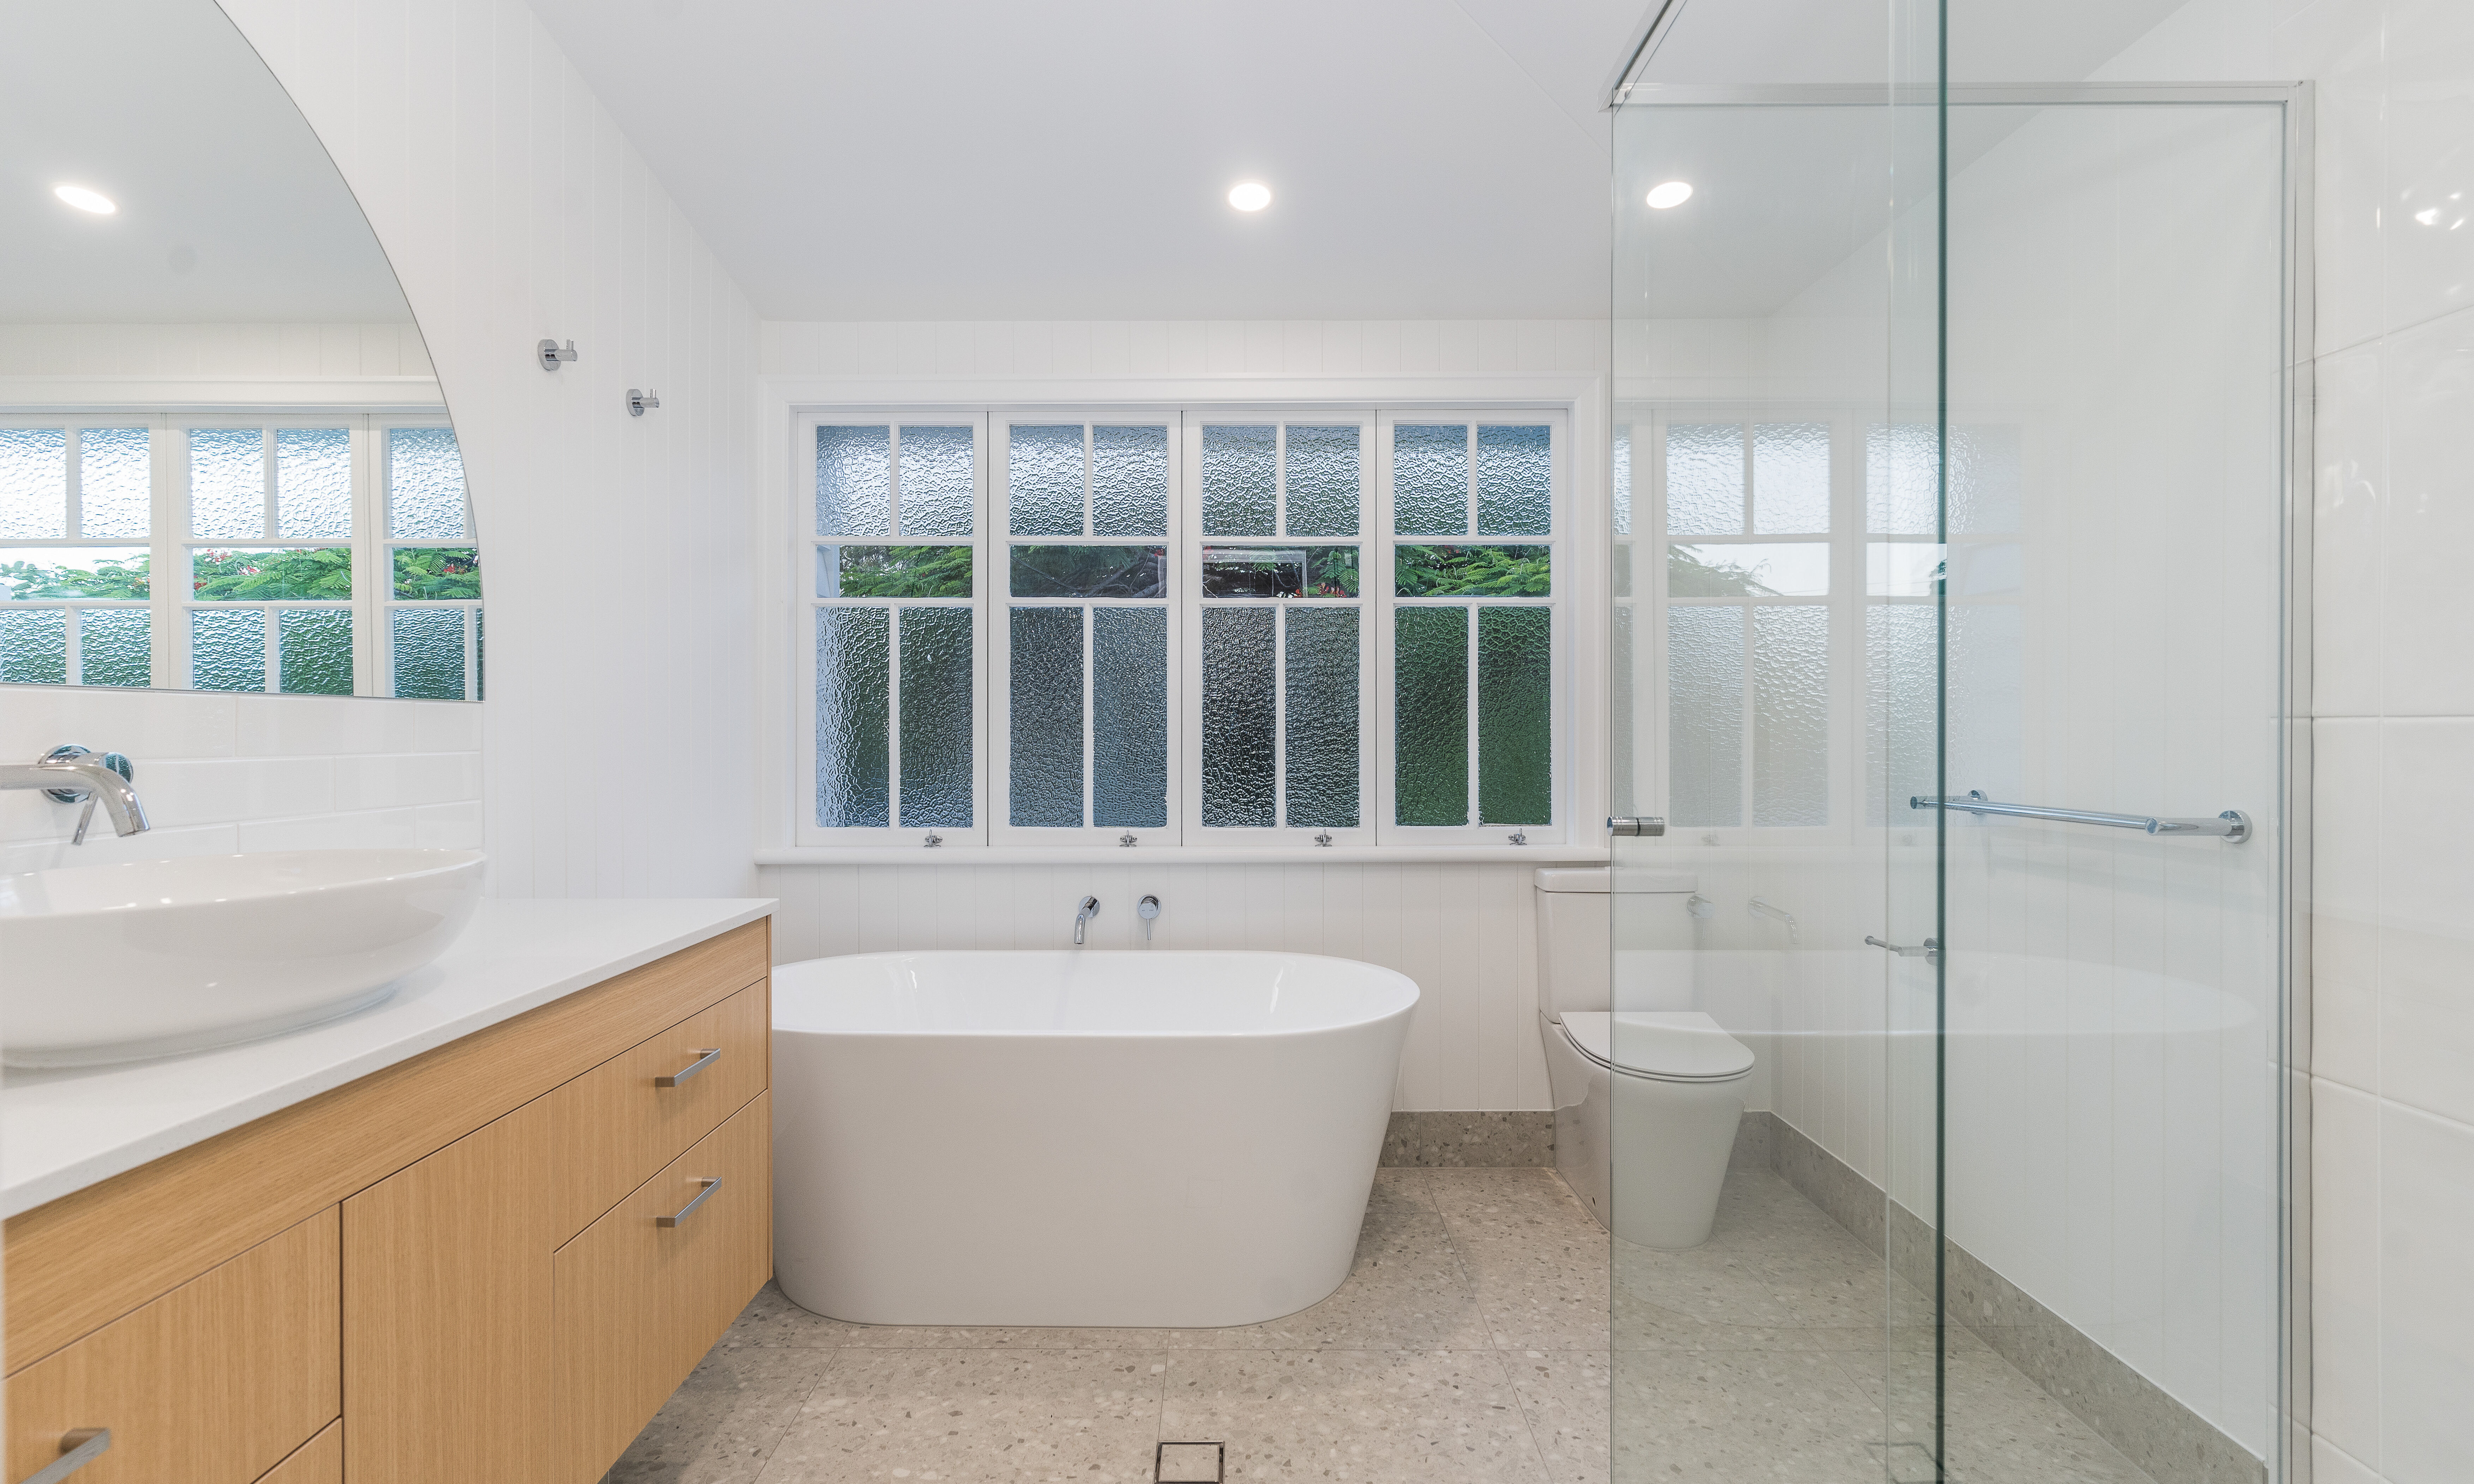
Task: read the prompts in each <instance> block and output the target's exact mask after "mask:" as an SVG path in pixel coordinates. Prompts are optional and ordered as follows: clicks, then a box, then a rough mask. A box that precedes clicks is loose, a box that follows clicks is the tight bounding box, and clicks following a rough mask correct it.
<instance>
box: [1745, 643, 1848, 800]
mask: <svg viewBox="0 0 2474 1484" xmlns="http://www.w3.org/2000/svg"><path fill="white" fill-rule="evenodd" d="M1753 823H1754V824H1756V825H1827V824H1829V823H1830V610H1828V609H1823V608H1776V607H1764V608H1757V609H1754V610H1753Z"/></svg>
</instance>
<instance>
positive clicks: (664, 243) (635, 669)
mask: <svg viewBox="0 0 2474 1484" xmlns="http://www.w3.org/2000/svg"><path fill="white" fill-rule="evenodd" d="M224 9H225V11H226V12H228V13H229V14H230V16H231V17H232V19H233V20H234V21H235V22H236V23H237V24H238V25H239V26H240V28H241V30H242V32H243V33H244V34H245V35H246V36H248V37H249V39H250V41H251V42H252V43H253V44H254V45H255V46H256V47H257V49H258V51H259V53H260V54H261V55H262V56H263V57H264V58H265V59H266V61H267V64H268V65H269V66H270V67H272V68H273V69H274V71H275V74H276V76H277V78H278V79H279V81H280V82H281V83H282V84H284V86H285V87H287V88H288V89H290V91H291V93H292V95H293V98H294V100H295V101H296V102H298V103H299V104H300V106H301V108H302V110H303V112H304V113H305V114H306V115H307V116H308V119H309V122H310V124H311V126H312V127H313V128H315V129H316V130H317V132H318V135H319V137H320V139H321V140H322V141H324V143H325V144H326V146H327V149H328V151H329V152H331V153H332V154H333V156H334V157H335V162H336V164H337V165H338V167H340V168H341V170H342V172H343V175H344V179H345V180H346V181H347V182H348V183H349V184H350V185H351V186H352V190H353V193H354V195H355V196H357V197H358V198H359V201H360V203H361V207H362V209H363V210H364V211H366V212H367V213H368V214H369V218H370V225H371V226H372V227H373V228H375V229H376V233H377V237H378V241H379V243H380V245H381V246H383V247H384V248H385V250H386V251H387V255H388V257H389V259H390V261H392V262H393V264H394V266H395V270H396V273H397V275H399V277H400V279H401V281H402V284H403V290H404V297H405V298H406V299H407V300H409V302H410V303H411V305H412V310H413V313H414V315H415V316H416V317H417V318H418V319H419V320H420V322H421V329H422V333H423V336H424V339H425V340H426V342H427V348H428V352H429V356H430V359H431V360H432V361H434V362H435V363H436V366H437V368H438V375H439V379H440V383H441V385H442V386H443V388H444V389H445V391H446V394H447V398H448V405H449V411H450V412H451V413H452V414H453V416H454V419H455V426H456V432H457V436H458V439H459V441H460V443H461V444H462V446H463V450H464V460H465V467H466V471H467V475H468V477H469V480H470V484H471V489H472V491H473V505H474V512H475V517H476V520H477V522H478V524H479V528H480V529H479V535H480V539H481V540H482V542H483V544H484V545H485V546H486V547H487V549H488V551H489V588H488V600H489V614H490V633H489V639H490V656H489V660H490V700H489V701H488V702H487V703H486V704H485V706H483V708H482V709H483V712H484V716H485V720H484V733H485V738H486V747H485V750H484V754H483V768H482V773H483V784H484V787H483V793H484V797H485V800H486V802H487V806H488V807H487V826H486V831H487V844H488V848H489V850H490V852H491V856H492V862H491V883H492V890H493V891H495V892H497V893H498V894H500V895H503V896H544V897H593V896H609V897H623V896H699V895H703V896H712V895H730V894H738V893H741V892H744V891H745V890H746V889H747V887H748V885H749V882H750V878H751V876H752V874H753V871H752V867H751V866H750V864H749V857H748V850H749V841H750V826H751V820H752V818H753V808H754V804H753V797H754V792H753V784H752V778H753V764H752V760H751V761H750V762H749V763H748V764H746V765H744V766H733V765H732V759H733V758H734V757H746V758H751V759H752V754H753V748H752V746H751V745H750V742H749V739H748V735H747V731H748V727H749V720H748V718H749V715H750V712H751V709H752V691H751V688H750V686H751V675H752V666H751V661H750V659H749V645H750V641H751V636H752V635H751V629H750V621H751V614H752V605H751V603H750V600H749V598H748V596H747V593H748V589H749V574H750V562H751V555H750V531H751V525H750V518H751V516H750V510H751V499H750V494H749V479H748V473H749V470H750V469H751V468H752V467H753V466H752V462H751V461H752V459H753V456H754V431H753V430H754V425H755V424H754V419H753V411H754V404H753V395H752V394H753V387H754V379H753V378H754V372H755V364H756V362H755V333H756V326H755V319H754V316H753V314H752V313H751V312H750V310H749V308H748V305H747V302H746V299H745V298H744V296H743V295H741V294H740V291H739V289H738V288H737V286H736V285H735V284H733V283H732V282H731V280H730V278H729V276H728V275H726V274H725V273H724V272H723V271H722V269H721V268H720V266H719V264H718V263H717V262H716V260H715V259H714V257H713V254H712V253H711V252H710V251H707V249H706V248H705V247H704V245H703V244H702V243H701V242H700V241H699V240H698V239H697V237H696V235H695V233H694V232H693V231H692V230H691V229H690V227H688V225H687V222H686V220H685V219H684V218H683V217H681V216H680V215H679V213H678V211H677V209H676V208H675V207H674V206H673V205H672V204H671V203H670V201H669V198H668V197H667V195H666V194H665V193H664V192H663V190H662V189H661V187H660V186H659V185H658V184H657V183H656V182H655V181H654V180H653V178H652V176H651V174H650V172H649V171H648V170H647V169H646V168H645V166H644V163H643V159H642V157H641V156H639V155H638V154H637V153H636V151H635V150H634V149H633V147H632V146H630V145H629V144H628V142H627V140H626V139H625V138H624V137H622V136H621V135H620V133H619V132H618V127H617V126H616V125H615V124H614V123H613V122H612V121H611V118H610V116H609V114H608V113H607V112H606V111H605V110H604V109H603V108H601V107H600V105H599V104H598V103H597V102H596V101H595V100H594V97H593V95H592V93H591V92H590V90H589V89H588V88H587V87H586V86H585V84H584V83H583V81H582V79H581V78H580V77H579V76H578V75H577V74H576V72H575V71H574V69H573V68H572V67H571V66H570V65H569V63H568V61H567V60H566V58H565V57H564V56H563V55H562V54H561V53H560V51H559V49H558V48H557V46H556V45H555V44H553V43H552V42H551V40H550V39H549V36H548V35H547V33H546V32H545V31H544V30H543V29H542V27H541V25H540V23H539V22H538V20H536V19H535V17H534V16H533V13H532V12H531V11H530V10H529V9H528V8H526V7H525V6H524V5H523V4H522V3H521V0H227V3H226V4H225V7H224ZM552 335H554V336H556V337H558V338H559V339H560V340H562V341H564V340H567V339H570V338H571V339H573V340H574V341H575V343H576V347H577V349H578V351H579V353H580V357H581V358H580V359H579V360H578V361H576V362H574V363H573V364H570V365H568V366H566V367H564V368H562V369H561V370H559V371H557V372H555V373H551V372H545V371H543V370H542V369H541V365H540V362H539V361H538V360H537V359H536V358H535V357H534V352H533V347H534V344H535V343H536V342H537V341H539V340H540V339H541V338H542V337H544V336H552ZM631 386H635V387H647V388H651V389H655V390H658V391H659V392H660V394H661V397H662V402H663V406H662V408H661V410H660V411H658V412H655V413H653V414H651V415H649V416H646V417H644V418H642V419H635V418H630V417H629V416H628V415H627V412H626V409H625V406H624V394H625V392H626V389H627V388H629V387H631ZM382 704H385V705H394V704H398V703H382ZM690 758H694V759H697V760H698V761H699V766H698V767H697V768H696V769H695V770H694V772H693V775H692V776H690V775H689V774H688V773H686V772H685V771H683V770H682V769H681V767H680V766H679V765H680V763H681V762H682V761H683V760H685V759H690Z"/></svg>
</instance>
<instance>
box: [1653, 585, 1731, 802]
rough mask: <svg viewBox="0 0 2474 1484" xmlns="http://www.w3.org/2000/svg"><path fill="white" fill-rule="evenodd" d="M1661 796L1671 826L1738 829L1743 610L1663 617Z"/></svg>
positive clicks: (1675, 611) (1678, 611)
mask: <svg viewBox="0 0 2474 1484" xmlns="http://www.w3.org/2000/svg"><path fill="white" fill-rule="evenodd" d="M1666 715H1667V723H1666V732H1667V754H1666V756H1667V763H1666V794H1667V802H1666V808H1667V817H1668V819H1669V821H1670V822H1671V823H1673V824H1675V825H1718V826H1727V825H1740V824H1742V823H1743V822H1744V610H1742V609H1740V608H1672V609H1668V610H1666Z"/></svg>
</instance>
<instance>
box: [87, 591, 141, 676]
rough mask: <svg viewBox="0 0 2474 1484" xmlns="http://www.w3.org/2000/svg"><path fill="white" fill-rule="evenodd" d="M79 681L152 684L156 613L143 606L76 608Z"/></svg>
mask: <svg viewBox="0 0 2474 1484" xmlns="http://www.w3.org/2000/svg"><path fill="white" fill-rule="evenodd" d="M77 626H78V683H79V684H81V685H128V686H135V687H143V686H147V685H152V684H154V683H155V648H154V639H155V615H154V614H152V613H150V612H148V611H147V610H144V609H142V608H87V609H80V610H78V615H77Z"/></svg>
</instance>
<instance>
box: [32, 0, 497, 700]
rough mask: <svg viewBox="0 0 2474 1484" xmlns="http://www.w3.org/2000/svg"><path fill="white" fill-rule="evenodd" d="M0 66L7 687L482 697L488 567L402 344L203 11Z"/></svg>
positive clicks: (102, 30)
mask: <svg viewBox="0 0 2474 1484" xmlns="http://www.w3.org/2000/svg"><path fill="white" fill-rule="evenodd" d="M10 31H11V36H10V45H9V46H8V47H7V48H6V50H5V52H0V243H5V244H7V246H6V247H5V248H0V264H5V272H0V683H8V684H20V685H24V684H35V685H104V686H121V687H146V686H154V687H163V688H178V689H199V690H229V691H265V692H278V693H283V694H293V695H352V696H400V697H409V698H420V699H426V700H455V701H477V700H479V699H480V698H481V694H482V684H481V657H482V647H481V643H482V622H481V619H482V610H481V564H480V545H479V541H478V539H477V538H476V536H475V533H474V528H473V515H472V510H471V506H470V504H469V502H468V501H467V499H466V495H465V487H464V466H463V459H462V455H461V453H460V451H459V450H458V447H457V444H456V440H455V429H454V427H453V425H452V424H451V423H450V422H449V420H448V416H447V405H446V401H445V399H444V398H443V397H442V396H441V395H440V394H439V390H438V380H437V376H436V374H435V372H434V371H432V370H431V368H430V364H429V357H428V353H427V351H426V349H425V348H424V346H423V344H422V339H421V332H420V329H419V327H418V326H417V325H415V324H414V323H413V318H412V311H411V308H410V307H409V306H408V305H407V304H406V303H405V301H404V297H403V291H402V290H401V288H400V287H399V286H398V284H397V282H396V277H395V273H394V271H393V270H392V269H391V268H390V267H389V266H388V265H387V260H386V254H385V252H384V251H382V250H381V249H380V248H379V246H378V241H377V237H376V234H375V233H373V232H372V231H371V229H370V225H369V222H368V220H367V219H366V218H365V217H363V216H362V214H361V209H360V206H359V204H358V203H356V202H354V200H353V199H352V191H351V190H350V188H348V187H347V186H346V185H345V183H344V179H343V176H342V175H341V174H340V173H339V172H338V171H337V170H336V168H335V165H334V162H333V161H332V160H330V159H329V158H327V152H326V149H325V147H324V146H322V145H321V144H320V143H319V142H318V138H317V136H316V135H315V134H314V133H312V132H311V131H310V128H309V124H308V121H307V120H305V119H303V117H302V116H301V112H300V110H299V109H298V108H294V107H293V105H292V100H291V99H290V97H289V96H288V95H287V94H286V93H285V92H284V90H283V87H282V86H281V84H279V83H277V81H276V80H275V76H274V74H272V73H271V72H269V71H268V70H267V68H266V65H265V64H264V63H263V62H261V61H260V60H258V57H257V54H256V52H255V50H253V49H252V48H251V46H250V44H249V42H248V41H247V40H246V39H244V38H243V37H242V36H241V35H240V33H239V32H238V31H237V30H235V29H234V28H233V26H232V25H231V23H230V21H229V20H228V19H226V18H225V16H224V13H223V12H222V10H221V9H220V8H218V7H217V6H216V5H215V4H214V0H93V3H83V4H70V3H65V0H61V3H52V4H44V5H35V6H23V7H18V8H16V10H15V11H14V12H12V15H11V18H10Z"/></svg>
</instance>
